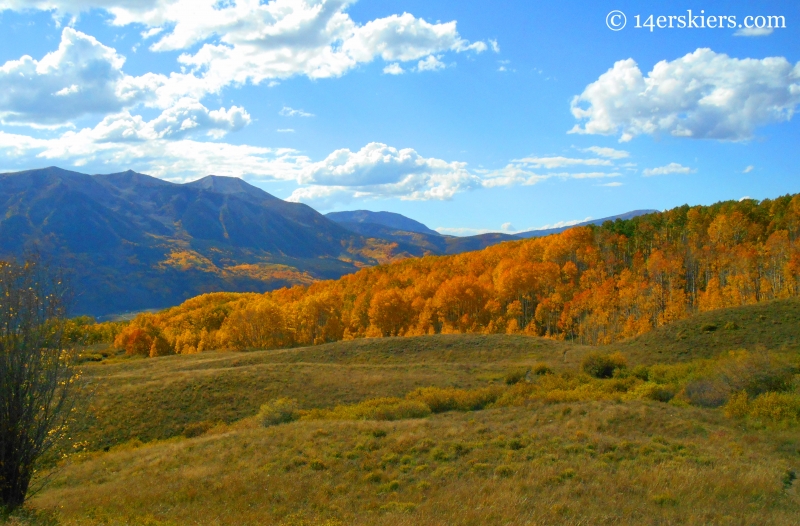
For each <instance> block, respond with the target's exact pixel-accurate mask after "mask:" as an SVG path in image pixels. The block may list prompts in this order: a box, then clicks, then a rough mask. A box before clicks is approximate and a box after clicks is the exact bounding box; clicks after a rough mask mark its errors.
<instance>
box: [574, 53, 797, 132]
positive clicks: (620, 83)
mask: <svg viewBox="0 0 800 526" xmlns="http://www.w3.org/2000/svg"><path fill="white" fill-rule="evenodd" d="M798 104H800V64H797V65H795V66H793V65H792V64H791V63H789V61H787V60H786V59H785V58H783V57H769V58H765V59H762V60H757V59H736V58H731V57H729V56H727V55H724V54H718V53H715V52H713V51H711V50H710V49H698V50H697V51H695V52H693V53H690V54H688V55H686V56H684V57H681V58H679V59H676V60H673V61H672V62H667V61H661V62H659V63H658V64H656V65H655V66H654V68H653V70H652V71H650V73H648V75H647V77H645V76H643V75H642V72H641V71H640V70H639V67H638V65H637V64H636V62H634V61H633V59H627V60H621V61H619V62H617V63H616V64H614V67H613V68H611V69H610V70H608V71H607V72H606V73H604V74H603V75H601V76H600V78H599V79H598V80H597V81H595V82H593V83H592V84H590V85H589V86H587V87H586V89H585V90H584V92H583V93H582V94H581V95H579V96H576V97H574V99H573V101H572V114H573V115H574V116H575V118H577V119H579V120H581V121H584V122H583V125H582V126H581V125H580V124H579V125H576V126H575V127H574V128H573V129H572V130H571V133H588V134H601V135H613V134H620V140H621V141H623V142H624V141H629V140H631V139H632V138H633V137H635V136H637V135H642V134H653V135H656V134H661V133H668V134H670V135H673V136H676V137H691V138H697V139H720V140H734V141H737V140H745V139H749V138H751V137H752V136H753V133H754V131H755V129H756V128H757V127H759V126H763V125H765V124H769V123H773V122H781V121H787V120H789V119H791V117H792V115H793V114H794V111H795V108H796V107H797V105H798Z"/></svg>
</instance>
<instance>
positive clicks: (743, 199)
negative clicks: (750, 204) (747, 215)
mask: <svg viewBox="0 0 800 526" xmlns="http://www.w3.org/2000/svg"><path fill="white" fill-rule="evenodd" d="M748 199H752V197H750V196H749V195H746V196H744V197H742V198H740V199H739V202H740V203H741V202H742V201H747V200H748Z"/></svg>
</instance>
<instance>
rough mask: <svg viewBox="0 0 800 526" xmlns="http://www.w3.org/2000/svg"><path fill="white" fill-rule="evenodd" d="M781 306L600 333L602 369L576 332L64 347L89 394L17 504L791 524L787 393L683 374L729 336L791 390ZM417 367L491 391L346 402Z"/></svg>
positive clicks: (88, 509) (101, 515) (186, 511)
mask: <svg viewBox="0 0 800 526" xmlns="http://www.w3.org/2000/svg"><path fill="white" fill-rule="evenodd" d="M799 314H800V302H799V301H798V300H796V299H791V300H782V301H774V302H766V303H762V304H758V305H753V306H748V307H743V308H734V309H725V310H720V311H715V312H712V313H707V314H703V315H701V316H700V317H698V318H696V319H690V320H684V321H681V322H677V323H675V324H673V325H671V326H668V327H665V328H662V329H659V330H657V331H654V332H651V333H649V334H647V335H644V336H641V337H638V338H635V339H631V340H628V341H623V342H620V343H618V344H615V345H612V346H607V347H605V348H600V349H599V352H600V353H601V354H608V353H610V352H612V351H620V352H621V353H622V355H623V357H624V358H625V359H626V360H627V368H625V369H620V370H618V373H620V374H616V373H615V376H614V378H609V379H596V378H595V379H593V378H590V377H588V376H586V375H585V374H581V373H580V370H581V364H582V362H583V361H584V359H586V358H587V356H589V355H590V354H591V353H597V352H598V348H596V347H594V348H593V347H585V346H578V345H572V344H569V343H565V342H558V341H553V340H548V339H543V338H535V337H528V336H521V335H434V336H419V337H406V338H378V339H360V340H354V341H348V342H338V343H332V344H325V345H318V346H314V347H306V348H296V349H288V350H270V351H252V352H237V353H216V352H209V353H202V354H196V355H184V356H169V357H163V358H155V359H143V358H128V357H118V358H110V359H107V360H104V361H102V362H99V363H96V364H90V365H87V367H86V368H85V372H86V375H87V376H88V377H89V378H91V379H92V380H93V384H94V385H95V396H94V399H93V401H92V413H93V421H92V422H91V423H90V425H88V426H85V427H84V428H83V429H82V430H79V431H77V432H76V434H75V435H74V438H75V440H76V441H77V442H79V444H77V446H78V447H77V448H76V449H77V450H80V452H78V453H72V454H70V455H69V456H68V457H67V458H66V459H65V460H64V461H63V462H62V464H61V467H60V469H59V470H58V471H57V473H56V475H55V477H54V478H53V480H52V482H51V484H50V485H49V486H47V488H46V489H45V490H44V491H43V492H42V493H40V494H39V495H37V496H36V497H35V498H34V499H33V500H32V501H31V506H32V508H31V510H33V511H30V512H29V513H30V514H31V515H33V516H34V517H36V518H34V519H30V520H25V519H18V522H20V523H34V524H35V523H50V524H64V525H71V524H76V525H78V524H80V525H83V524H86V525H89V524H152V525H157V524H158V525H160V524H163V525H177V524H285V525H287V526H288V525H303V524H325V525H339V524H370V525H371V524H375V525H378V524H386V525H388V524H392V525H394V524H408V525H411V524H414V525H416V524H422V525H428V524H431V525H432V524H456V523H457V524H475V525H478V524H519V523H531V524H618V523H636V524H756V523H757V524H779V525H783V524H786V525H789V524H796V517H797V516H798V514H800V494H799V492H798V489H797V488H798V486H800V484H798V483H797V482H796V481H795V478H796V475H797V472H798V471H800V433H798V429H799V428H798V425H800V407H798V413H797V415H796V416H794V417H787V418H784V417H783V416H780V417H775V418H771V417H769V415H767V416H764V414H762V417H761V418H756V417H752V418H751V417H750V416H745V417H739V416H735V415H733V414H732V413H731V409H730V407H731V406H730V404H729V405H728V406H725V407H724V408H721V407H720V408H715V407H701V406H699V405H697V404H695V403H694V401H693V400H694V399H691V396H690V395H691V393H689V389H688V387H689V386H690V385H692V382H694V384H695V385H697V383H698V381H700V382H701V383H702V381H706V380H708V381H711V380H713V379H714V378H716V376H714V375H718V374H719V373H720V372H721V373H724V374H729V373H730V372H731V371H733V372H736V371H737V369H736V366H738V365H741V364H745V365H746V366H747V367H749V368H751V369H752V368H753V367H762V369H759V371H760V373H759V374H761V373H765V372H769V371H768V369H767V368H765V367H767V366H765V365H764V363H763V362H759V361H758V360H755V361H753V360H752V359H749V358H747V359H745V358H742V357H743V356H745V355H743V354H741V353H738V354H734V355H729V354H728V351H731V350H735V349H740V348H749V349H751V350H752V351H753V352H752V353H751V354H750V355H747V356H754V357H757V356H761V355H763V356H766V354H763V353H764V351H769V352H770V353H771V354H770V356H771V358H770V359H769V360H770V364H771V365H770V364H768V365H769V367H773V369H774V367H775V366H776V365H780V364H781V363H786V364H794V365H793V367H794V369H793V372H792V373H789V374H790V375H793V377H792V376H790V378H793V380H790V381H789V382H790V384H789V385H785V386H783V387H781V389H784V392H785V393H789V394H785V395H780V396H784V397H785V398H787V397H789V398H790V397H791V396H795V397H796V393H797V390H798V388H800V374H798V373H799V372H800V345H798V344H799V343H800V330H798V328H799V327H800V325H798V323H797V319H798V318H797V316H798V315H799ZM773 322H779V323H773ZM711 325H716V326H717V329H716V330H711V329H710V326H711ZM734 325H735V326H736V327H738V328H733V327H734ZM725 326H728V327H729V328H728V329H725V328H724V327H725ZM759 353H761V354H759ZM748 360H749V361H748ZM545 367H546V368H549V369H550V370H552V372H553V373H555V374H544V375H543V376H538V374H539V373H538V372H535V371H540V372H541V371H544V372H546V371H545ZM738 371H739V372H740V373H741V370H738ZM759 371H756V372H759ZM526 372H527V376H526V375H525V373H526ZM746 372H747V371H745V373H746ZM756 376H758V375H756ZM762 376H763V374H762ZM645 378H646V380H644V379H645ZM513 381H518V382H519V383H516V384H513V385H509V382H513ZM687 382H688V383H687ZM791 382H794V383H793V384H792V383H791ZM431 386H436V387H440V388H443V389H440V390H438V391H437V390H434V391H430V392H427V393H428V395H430V394H431V393H433V394H437V393H438V395H439V396H441V395H442V394H443V393H445V394H446V393H456V394H457V395H458V396H462V395H463V396H467V395H469V394H470V393H489V392H492V393H495V394H494V398H491V400H494V403H491V402H490V403H488V404H483V405H481V407H484V408H483V409H482V410H473V411H464V410H447V409H446V408H445V409H438V410H433V414H431V415H430V416H427V417H425V418H405V417H403V416H402V415H400V416H399V418H401V419H400V420H395V421H386V420H385V419H380V418H387V417H376V418H379V419H377V420H376V419H374V418H372V419H363V418H361V419H360V418H359V417H358V416H353V415H357V412H354V410H356V409H359V408H361V409H363V408H365V407H368V405H369V403H371V402H368V403H364V401H365V400H367V401H368V400H373V401H374V402H380V400H375V399H378V398H382V397H397V401H394V402H392V401H391V400H390V401H389V402H380V403H400V401H402V400H412V401H413V400H421V399H423V398H424V397H423V398H420V396H422V395H421V394H419V393H421V392H420V391H415V389H418V388H420V387H431ZM681 386H683V387H681ZM444 388H455V389H456V390H452V389H451V390H447V389H444ZM654 388H657V389H654ZM458 389H462V390H465V391H458ZM648 389H649V390H648ZM670 389H671V390H672V394H673V395H674V397H672V396H670V397H666V398H664V397H662V396H661V394H660V393H662V392H666V391H669V390H670ZM748 389H749V388H748ZM415 393H417V394H415ZM458 393H461V394H458ZM687 393H688V395H687ZM791 393H795V394H791ZM651 394H653V395H654V396H652V395H651ZM687 396H689V398H687ZM280 397H288V398H294V399H296V400H297V404H298V406H299V408H301V409H303V410H305V411H301V412H300V418H301V419H300V420H298V421H293V422H291V423H286V424H280V425H273V426H270V427H263V426H262V424H261V420H262V417H260V416H258V417H257V416H256V415H257V413H258V412H259V406H260V405H261V404H264V403H265V402H267V401H269V400H274V399H276V398H280ZM415 397H416V398H415ZM669 398H672V400H671V401H670V402H668V403H667V402H666V400H667V399H669ZM787 399H788V398H787ZM794 399H796V398H794ZM426 400H427V399H426ZM659 400H661V401H659ZM757 400H760V398H754V399H753V401H752V402H751V406H752V407H755V406H756V405H757ZM426 403H428V404H429V405H430V407H434V405H433V404H432V403H431V402H426ZM354 404H355V405H354ZM763 405H764V404H762V406H763ZM459 407H460V406H459ZM776 407H779V406H769V407H768V409H770V410H774V409H775V408H776ZM462 409H464V408H463V407H462ZM753 414H756V413H753ZM773 416H774V415H773ZM352 418H355V420H353V419H352Z"/></svg>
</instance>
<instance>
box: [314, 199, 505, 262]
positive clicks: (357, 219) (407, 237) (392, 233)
mask: <svg viewBox="0 0 800 526" xmlns="http://www.w3.org/2000/svg"><path fill="white" fill-rule="evenodd" d="M325 217H328V218H330V219H332V220H333V221H336V222H337V223H339V224H340V225H341V226H342V227H344V228H346V229H347V230H350V231H351V232H355V233H357V234H360V235H362V236H366V237H373V238H379V239H384V240H386V241H390V242H396V243H398V244H400V246H402V247H403V250H405V251H407V252H408V253H411V254H413V255H415V256H425V255H449V254H461V253H463V252H472V251H474V250H483V249H484V248H486V247H490V246H492V245H496V244H498V243H503V242H505V241H516V240H518V239H519V238H518V237H516V236H512V235H509V234H501V233H488V234H479V235H475V236H464V237H456V236H443V235H441V234H439V233H438V232H436V231H435V230H431V229H430V228H428V227H427V226H425V225H423V224H422V223H419V222H417V221H414V220H413V219H410V218H408V217H405V216H403V215H400V214H394V213H391V212H369V211H367V210H356V211H354V212H331V213H329V214H326V215H325ZM410 247H414V248H410Z"/></svg>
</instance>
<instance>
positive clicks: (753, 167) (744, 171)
mask: <svg viewBox="0 0 800 526" xmlns="http://www.w3.org/2000/svg"><path fill="white" fill-rule="evenodd" d="M754 169H755V166H753V165H752V164H751V165H750V166H748V167H747V168H745V169H744V170H742V173H743V174H749V173H750V172H752V171H753V170H754Z"/></svg>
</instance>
